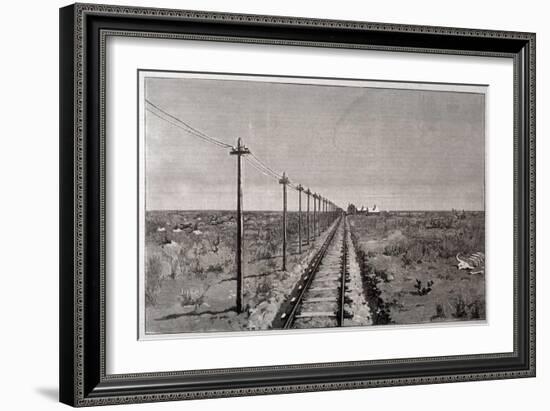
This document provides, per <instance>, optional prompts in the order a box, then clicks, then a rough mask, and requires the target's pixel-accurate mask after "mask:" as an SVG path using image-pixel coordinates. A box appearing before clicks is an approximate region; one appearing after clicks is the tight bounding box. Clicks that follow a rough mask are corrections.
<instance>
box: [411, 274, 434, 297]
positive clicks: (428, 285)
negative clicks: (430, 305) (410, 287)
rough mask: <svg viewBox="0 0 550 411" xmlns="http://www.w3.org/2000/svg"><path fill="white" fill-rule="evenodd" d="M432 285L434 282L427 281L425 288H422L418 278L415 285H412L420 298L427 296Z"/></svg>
mask: <svg viewBox="0 0 550 411" xmlns="http://www.w3.org/2000/svg"><path fill="white" fill-rule="evenodd" d="M432 285H434V282H433V281H432V280H430V281H428V282H427V283H426V287H423V286H422V281H420V280H419V279H418V278H417V279H416V284H415V285H414V288H416V293H417V294H418V295H420V296H423V295H427V294H429V293H430V292H431V291H432Z"/></svg>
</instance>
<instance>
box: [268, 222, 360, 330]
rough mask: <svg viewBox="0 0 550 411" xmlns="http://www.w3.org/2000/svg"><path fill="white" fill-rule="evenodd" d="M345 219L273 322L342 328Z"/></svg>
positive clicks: (346, 312) (344, 314)
mask: <svg viewBox="0 0 550 411" xmlns="http://www.w3.org/2000/svg"><path fill="white" fill-rule="evenodd" d="M347 230H348V227H347V221H346V217H345V216H341V217H340V218H339V219H338V221H337V222H336V223H335V224H334V226H333V227H332V228H331V230H330V232H329V233H328V235H327V237H326V239H325V241H324V242H323V244H322V245H321V248H320V249H319V250H318V251H317V253H316V254H315V255H314V257H313V258H312V260H311V262H310V263H309V265H308V266H307V268H306V269H305V271H304V273H303V274H302V276H301V278H300V280H299V281H298V283H297V284H296V286H295V288H294V290H293V291H292V293H291V295H290V297H289V299H288V301H287V302H286V303H285V304H284V305H283V306H282V307H281V311H280V312H279V315H278V318H277V319H276V321H277V322H278V323H279V325H280V326H281V328H285V329H288V328H325V327H342V326H344V321H345V319H346V318H349V317H350V316H351V314H350V312H349V310H346V304H347V303H349V301H348V299H347V298H346V282H348V281H349V278H348V269H349V265H348V264H349V261H348V247H349V245H348V241H349V240H348V237H349V236H348V235H347Z"/></svg>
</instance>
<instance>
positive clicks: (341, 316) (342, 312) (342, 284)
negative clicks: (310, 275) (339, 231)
mask: <svg viewBox="0 0 550 411" xmlns="http://www.w3.org/2000/svg"><path fill="white" fill-rule="evenodd" d="M342 224H344V241H343V244H342V278H341V279H340V304H339V305H338V306H339V309H340V312H339V313H338V326H339V327H343V326H344V315H345V307H344V305H345V303H346V277H347V273H348V241H347V234H348V227H347V225H346V217H343V223H342Z"/></svg>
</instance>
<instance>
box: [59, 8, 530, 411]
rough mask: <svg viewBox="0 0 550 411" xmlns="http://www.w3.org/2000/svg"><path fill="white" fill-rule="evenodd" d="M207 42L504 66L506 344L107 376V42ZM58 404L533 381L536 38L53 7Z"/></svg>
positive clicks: (360, 24)
mask: <svg viewBox="0 0 550 411" xmlns="http://www.w3.org/2000/svg"><path fill="white" fill-rule="evenodd" d="M108 36H137V37H150V38H171V39H178V38H182V39H186V38H187V39H204V40H216V41H222V42H235V43H258V44H277V45H289V46H292V45H297V46H311V47H328V48H341V49H366V50H383V51H399V52H411V53H417V52H421V53H433V54H447V55H469V56H485V57H508V58H512V59H513V61H514V69H513V70H514V176H502V178H503V179H504V178H512V177H513V178H514V221H513V222H512V221H510V222H506V223H509V224H513V225H514V319H513V321H514V350H513V352H510V353H493V354H479V355H464V356H461V355H457V356H449V357H432V358H409V359H405V360H384V359H379V360H369V361H362V360H361V359H360V358H358V359H357V361H353V362H345V363H318V364H307V365H284V364H280V365H277V366H269V367H249V368H231V369H215V370H208V371H193V370H174V371H171V372H159V373H139V374H116V375H109V374H107V373H106V371H105V350H106V347H105V319H106V313H105V229H106V216H105V196H106V190H105V156H106V155H108V153H106V152H105V75H106V73H105V40H106V38H107V37H108ZM60 101H61V103H60V216H61V223H60V224H61V225H60V235H61V240H60V241H61V242H60V250H61V251H60V253H61V254H60V264H61V266H60V400H61V401H62V402H64V403H66V404H70V405H73V406H91V405H104V404H122V403H137V402H150V401H169V400H182V399H196V398H214V397H228V396H243V395H259V394H275V393H290V392H300V391H322V390H336V389H355V388H368V387H380V386H395V385H412V384H431V383H446V382H455V381H476V380H488V379H504V378H521V377H534V376H535V34H533V33H523V32H508V31H489V30H476V29H462V28H447V27H427V26H412V25H397V24H383V23H366V22H355V21H334V20H315V19H305V18H293V17H278V16H259V15H240V14H225V13H213V12H199V11H183V10H166V9H149V8H135V7H123V6H106V5H91V4H75V5H71V6H67V7H65V8H62V9H61V10H60Z"/></svg>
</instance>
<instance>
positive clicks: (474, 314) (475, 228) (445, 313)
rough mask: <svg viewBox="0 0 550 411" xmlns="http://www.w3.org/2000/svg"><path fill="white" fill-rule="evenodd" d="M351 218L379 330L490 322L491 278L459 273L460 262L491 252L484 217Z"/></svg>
mask: <svg viewBox="0 0 550 411" xmlns="http://www.w3.org/2000/svg"><path fill="white" fill-rule="evenodd" d="M348 219H349V222H350V227H351V231H352V240H353V242H354V244H355V245H356V250H357V254H358V260H359V263H360V265H361V269H362V275H363V282H364V288H365V295H366V297H367V300H368V301H369V305H370V308H371V312H372V314H373V323H374V324H375V325H382V324H415V323H427V322H442V321H465V320H484V319H485V316H486V314H485V275H484V273H482V274H473V275H472V274H469V272H468V271H466V270H458V268H457V260H456V258H455V256H456V254H457V253H461V255H463V254H470V253H473V252H483V253H484V252H485V229H484V220H485V215H484V213H483V212H462V211H461V212H410V213H406V212H405V213H383V214H381V215H370V216H366V215H354V216H350V217H349V218H348Z"/></svg>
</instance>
